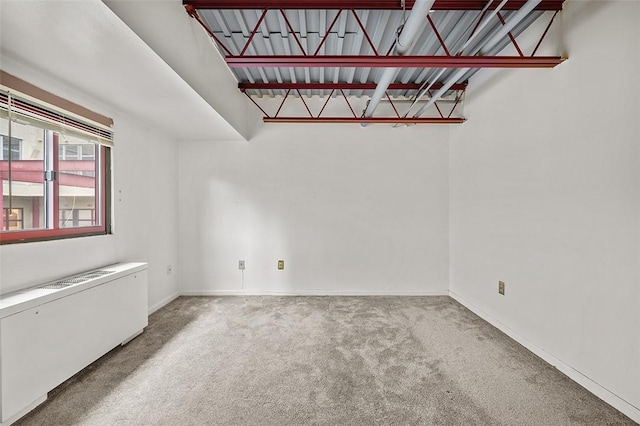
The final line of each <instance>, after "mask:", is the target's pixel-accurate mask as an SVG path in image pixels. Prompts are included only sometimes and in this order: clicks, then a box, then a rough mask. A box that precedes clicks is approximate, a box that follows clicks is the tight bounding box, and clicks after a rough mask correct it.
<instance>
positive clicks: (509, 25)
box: [414, 0, 542, 118]
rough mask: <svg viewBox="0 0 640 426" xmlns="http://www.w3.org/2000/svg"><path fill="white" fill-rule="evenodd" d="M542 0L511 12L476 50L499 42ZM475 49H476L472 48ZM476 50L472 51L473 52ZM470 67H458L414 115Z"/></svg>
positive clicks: (421, 111) (532, 0) (429, 104)
mask: <svg viewBox="0 0 640 426" xmlns="http://www.w3.org/2000/svg"><path fill="white" fill-rule="evenodd" d="M541 1H542V0H528V1H527V2H526V3H525V4H524V5H523V6H522V7H521V8H520V9H519V10H518V11H517V12H516V13H515V14H513V15H512V16H511V17H510V19H509V20H508V21H507V22H506V23H505V25H503V26H502V27H501V28H500V30H499V31H497V32H496V33H495V34H494V35H493V36H492V37H491V38H490V39H489V40H488V41H487V42H486V43H484V44H483V45H482V46H481V47H480V48H479V49H477V50H478V51H480V52H481V51H487V50H490V49H491V48H492V47H494V46H495V45H496V44H498V43H499V42H500V40H502V39H503V38H504V37H505V36H506V35H507V34H508V33H509V31H511V30H512V29H513V28H514V27H515V26H516V25H518V23H520V21H522V20H523V19H524V18H526V17H527V15H528V14H529V13H531V12H532V11H533V9H535V8H536V6H538V5H539V4H540V2H541ZM474 50H476V49H474ZM475 53H477V52H474V53H473V54H475ZM469 69H470V68H460V69H459V70H458V71H457V72H456V73H455V74H453V75H452V76H451V77H450V78H449V80H447V82H446V83H444V84H443V85H442V87H441V88H440V89H439V90H438V91H437V92H436V93H435V94H434V95H433V96H432V97H431V99H429V101H428V102H427V103H426V104H424V105H423V106H422V108H420V109H419V110H418V112H416V114H415V115H414V117H416V118H417V117H419V116H421V115H422V114H423V113H424V112H425V111H426V110H427V108H429V107H430V106H431V105H433V104H434V103H436V101H437V100H438V99H440V98H441V97H442V95H444V94H445V93H447V92H448V91H449V89H450V88H451V86H453V85H454V84H455V83H456V82H457V81H458V80H459V79H460V78H461V77H462V76H463V75H464V74H466V73H467V72H468V71H469Z"/></svg>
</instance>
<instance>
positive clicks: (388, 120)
mask: <svg viewBox="0 0 640 426" xmlns="http://www.w3.org/2000/svg"><path fill="white" fill-rule="evenodd" d="M262 121H264V122H265V123H318V124H327V123H332V124H354V123H372V124H376V123H377V124H462V123H464V122H465V119H464V118H457V117H456V118H441V117H435V118H411V117H407V118H402V117H370V118H362V117H264V118H263V119H262Z"/></svg>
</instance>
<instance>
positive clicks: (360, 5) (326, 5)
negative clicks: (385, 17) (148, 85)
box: [182, 0, 564, 10]
mask: <svg viewBox="0 0 640 426" xmlns="http://www.w3.org/2000/svg"><path fill="white" fill-rule="evenodd" d="M182 3H183V4H185V5H189V6H192V7H194V8H196V9H236V10H239V9H390V10H402V6H401V1H400V0H306V1H300V0H183V2H182ZM414 3H415V1H414V0H407V1H406V8H407V9H411V8H412V7H413V4H414ZM499 3H500V1H499V0H495V1H494V2H493V3H492V4H491V6H490V7H489V9H495V8H496V7H497V5H498V4H499ZM524 3H525V0H510V1H509V2H508V3H507V4H506V5H505V6H504V8H503V10H517V9H520V8H521V7H522V5H523V4H524ZM563 3H564V0H542V1H541V2H540V4H539V5H538V6H536V8H535V10H562V4H563ZM486 4H487V2H486V1H485V0H436V2H435V3H434V5H433V7H432V9H433V10H482V8H484V6H485V5H486Z"/></svg>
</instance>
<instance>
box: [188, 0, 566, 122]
mask: <svg viewBox="0 0 640 426" xmlns="http://www.w3.org/2000/svg"><path fill="white" fill-rule="evenodd" d="M183 3H184V4H185V8H186V11H187V13H188V14H189V15H190V16H191V17H193V18H194V19H196V20H197V21H198V23H199V24H200V25H201V26H202V27H203V28H204V30H205V31H206V32H207V33H208V34H209V36H210V37H211V38H213V39H214V40H215V42H216V43H217V44H218V46H220V48H221V49H222V51H224V53H225V61H226V63H227V65H228V66H229V67H231V68H326V67H331V68H333V67H344V68H359V67H360V68H440V69H447V68H449V69H450V68H553V67H555V66H557V65H559V64H560V63H562V62H563V61H564V60H565V58H563V57H560V56H536V52H537V51H538V48H539V47H540V45H541V43H542V41H543V40H544V38H545V36H546V35H547V33H548V31H549V28H550V27H551V25H552V23H553V21H554V19H555V17H556V15H557V13H558V11H560V10H562V5H563V3H564V0H542V1H541V2H540V4H539V5H538V6H537V8H536V10H539V11H555V14H554V15H553V17H552V18H551V20H550V22H549V23H548V25H547V27H546V29H545V30H544V33H543V34H542V36H541V37H540V39H539V41H538V43H537V45H536V47H535V49H534V50H533V52H532V53H531V54H525V52H523V51H522V49H521V48H520V46H519V45H518V43H517V41H516V38H515V37H514V36H513V34H512V33H511V32H509V33H508V36H509V38H510V40H511V43H512V44H513V45H514V47H515V49H516V51H517V55H516V56H483V55H478V56H462V52H452V51H451V50H450V49H449V48H448V46H447V45H446V43H445V37H443V36H442V35H441V34H440V32H439V31H438V28H437V27H436V24H435V23H434V21H433V20H432V19H431V17H430V16H428V17H427V19H426V21H427V22H425V24H428V25H430V27H431V29H432V30H433V32H434V34H435V36H436V37H437V40H438V41H439V43H440V46H441V48H442V49H440V54H438V55H431V56H426V55H422V56H411V55H409V56H397V55H391V52H392V50H393V46H392V47H391V48H390V49H389V50H388V51H386V53H385V52H380V47H379V46H378V47H376V46H375V45H374V44H373V42H372V39H371V37H370V35H369V34H368V33H367V31H366V28H365V27H364V25H362V22H361V20H360V18H359V16H358V13H357V10H360V9H402V7H401V1H400V0H374V1H364V0H324V1H321V0H307V1H300V0H296V1H293V0H184V1H183ZM413 3H414V2H413V1H411V0H407V1H406V4H405V7H406V8H407V9H410V8H412V7H413ZM500 3H501V2H500V1H499V0H496V1H494V2H493V3H492V4H491V5H490V7H489V8H488V10H491V9H495V8H496V7H497V6H498V4H500ZM524 3H525V1H524V0H522V1H516V0H509V1H508V2H507V4H506V5H505V6H504V7H503V8H502V10H517V9H520V8H521V7H522V5H523V4H524ZM485 6H486V1H484V0H478V1H473V0H437V1H436V2H435V4H434V6H433V9H434V10H483V8H484V7H485ZM198 9H236V10H239V9H257V10H261V11H262V13H261V14H260V17H259V18H258V20H257V23H256V24H255V26H254V27H253V29H252V31H251V33H250V34H249V36H248V37H247V39H246V42H245V44H244V45H243V46H240V47H238V48H230V47H228V46H225V44H224V43H223V41H222V40H220V39H219V38H218V37H217V36H216V35H215V34H214V33H213V31H212V30H211V29H210V28H209V27H208V26H207V24H206V23H205V22H204V21H203V20H202V18H201V17H200V16H199V14H198ZM286 9H333V10H336V11H337V14H336V16H335V17H334V19H333V20H332V21H331V22H330V23H329V26H328V28H327V30H326V31H324V34H325V35H324V37H323V38H322V39H321V40H320V42H319V44H318V45H317V46H314V47H310V48H309V49H310V51H306V50H305V48H304V44H303V43H302V41H301V39H300V36H299V32H300V31H299V30H298V31H296V29H294V28H293V27H292V25H291V22H290V20H289V19H288V17H287V14H286V13H285V10H286ZM486 12H487V9H485V10H484V12H483V14H482V16H481V17H480V19H479V20H477V22H476V24H475V27H474V28H473V30H472V32H471V33H472V34H473V33H475V31H476V29H477V28H478V25H479V24H480V21H481V20H482V17H484V15H485V13H486ZM268 13H279V14H281V17H280V18H281V19H282V21H283V22H284V24H285V26H286V31H287V33H288V35H289V37H293V39H294V41H295V45H296V46H297V49H296V50H299V52H296V54H293V55H246V52H247V50H248V48H249V46H250V45H251V43H252V41H253V40H254V38H255V36H256V34H258V32H259V31H260V26H261V25H262V23H263V21H264V19H265V17H266V16H267V14H268ZM343 13H345V14H347V13H350V14H353V17H354V18H355V20H356V22H357V23H358V26H359V28H360V30H361V31H362V32H363V34H362V35H363V37H364V40H366V43H368V45H369V47H370V49H371V52H372V54H369V55H320V54H319V53H320V51H321V48H322V46H323V45H324V43H325V42H326V40H327V38H328V37H330V36H331V34H332V29H333V27H334V26H335V25H336V23H337V21H338V18H339V17H340V16H341V15H342V14H343ZM497 15H498V18H499V19H500V21H501V22H502V24H503V25H504V24H505V22H504V19H503V16H502V15H501V14H500V13H498V14H497ZM425 87H428V88H429V92H428V94H429V95H431V90H438V89H440V88H442V83H441V82H434V83H433V84H428V83H404V84H403V83H392V84H391V85H390V86H389V88H388V89H387V90H388V92H389V91H397V90H405V91H407V92H409V94H411V93H413V94H414V95H417V93H418V92H420V91H421V90H422V89H423V88H425ZM238 88H239V89H240V90H241V91H242V92H243V93H245V95H247V97H248V98H249V99H250V100H251V102H253V103H254V104H255V105H256V106H257V107H258V108H259V109H260V110H261V111H262V112H263V114H264V119H263V120H264V121H265V122H288V123H310V122H313V123H393V124H424V123H429V124H433V123H445V124H457V123H463V122H464V120H465V119H464V118H463V117H452V114H453V113H454V111H456V107H457V106H458V104H459V103H460V102H461V101H462V99H463V97H464V93H465V89H466V84H455V85H453V86H452V87H451V89H450V90H451V91H452V92H453V93H454V94H455V104H454V106H453V108H451V111H450V112H449V113H448V115H447V114H445V113H443V112H442V108H441V105H439V104H438V102H436V103H435V104H434V107H435V109H436V110H437V112H438V114H439V116H437V117H425V118H422V117H407V116H406V115H407V114H405V116H401V114H399V113H398V109H397V108H396V105H395V104H394V102H393V101H392V100H391V98H390V97H389V96H388V94H387V99H388V101H389V103H390V105H391V107H392V108H393V111H394V112H395V116H391V117H370V118H364V117H362V116H357V115H356V113H355V112H354V110H353V108H352V106H351V104H350V102H349V99H348V98H347V96H345V94H344V91H345V90H363V91H373V90H374V89H375V88H376V84H375V83H347V82H338V83H319V82H307V83H289V82H282V83H276V82H256V83H246V82H242V83H240V84H239V85H238ZM249 90H286V95H285V96H284V98H283V100H282V103H281V104H280V107H279V108H278V111H277V112H276V113H275V114H273V115H270V114H268V113H267V112H266V111H265V110H264V109H263V108H262V107H261V106H260V105H259V104H258V102H256V99H255V98H254V97H252V96H251V95H249V93H248V91H249ZM301 90H325V91H331V94H330V95H329V96H328V97H327V98H326V102H325V103H324V106H323V107H322V109H321V110H320V111H319V112H318V113H317V114H315V115H314V114H313V113H312V112H311V110H310V109H309V106H308V104H307V103H306V102H305V99H304V97H303V96H302V95H301V94H300V91H301ZM292 91H294V92H297V94H298V96H299V99H300V100H301V101H302V103H303V104H304V107H305V109H306V111H307V113H308V116H305V117H300V116H295V117H283V116H280V111H281V110H282V106H283V105H284V103H285V102H286V101H287V99H288V98H289V95H290V94H291V92H292ZM388 92H387V93H388ZM334 93H339V94H341V95H342V96H341V97H340V96H333V95H334ZM340 98H343V99H344V101H346V104H347V105H348V107H349V110H350V111H351V116H348V117H326V116H322V114H323V111H324V110H325V107H326V106H327V103H329V102H330V101H332V99H340Z"/></svg>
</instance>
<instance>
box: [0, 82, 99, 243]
mask: <svg viewBox="0 0 640 426" xmlns="http://www.w3.org/2000/svg"><path fill="white" fill-rule="evenodd" d="M6 89H7V88H5V87H3V86H0V142H1V146H2V156H1V157H0V180H1V183H2V185H1V186H0V195H1V199H2V201H1V203H0V207H2V212H3V215H2V219H3V220H2V230H1V231H0V242H1V243H12V242H24V241H35V240H44V239H57V238H67V237H71V236H81V235H96V234H105V233H107V232H108V231H109V219H110V218H109V215H108V213H107V212H108V211H109V209H108V205H109V194H110V188H109V182H110V180H111V179H110V170H109V165H110V163H111V162H110V159H109V157H110V151H111V148H110V146H109V145H110V140H111V132H110V130H109V129H108V127H106V126H101V125H97V124H96V123H93V122H91V121H89V120H81V119H79V118H78V117H77V116H75V115H74V114H71V113H66V112H65V111H61V110H59V109H57V108H51V106H50V105H48V104H39V103H38V102H36V101H35V100H34V99H33V98H32V97H30V96H24V95H23V94H21V93H16V92H15V91H13V90H6ZM45 93H46V92H45Z"/></svg>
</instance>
